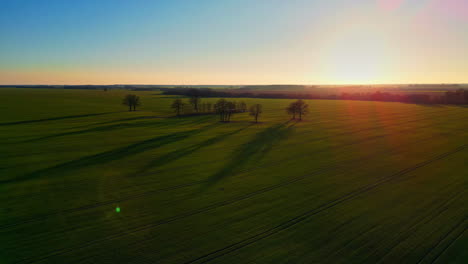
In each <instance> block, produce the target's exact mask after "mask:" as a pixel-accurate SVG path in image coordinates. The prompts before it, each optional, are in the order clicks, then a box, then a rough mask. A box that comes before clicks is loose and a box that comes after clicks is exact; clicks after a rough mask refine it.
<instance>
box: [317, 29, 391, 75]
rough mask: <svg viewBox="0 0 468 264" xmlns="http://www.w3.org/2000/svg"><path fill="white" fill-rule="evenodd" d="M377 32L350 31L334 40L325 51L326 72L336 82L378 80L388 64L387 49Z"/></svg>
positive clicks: (388, 53)
mask: <svg viewBox="0 0 468 264" xmlns="http://www.w3.org/2000/svg"><path fill="white" fill-rule="evenodd" d="M379 36H380V34H378V33H372V32H352V33H351V34H345V35H343V36H340V37H338V39H336V40H334V42H333V43H332V45H330V48H329V51H328V53H327V58H326V62H327V67H326V68H327V75H328V78H329V79H330V80H332V82H334V83H337V84H357V83H361V84H367V83H379V82H382V81H383V79H384V77H385V76H384V74H385V72H386V68H387V66H388V64H389V63H390V56H391V55H390V49H389V47H388V44H387V43H386V42H385V40H384V39H383V38H381V37H379Z"/></svg>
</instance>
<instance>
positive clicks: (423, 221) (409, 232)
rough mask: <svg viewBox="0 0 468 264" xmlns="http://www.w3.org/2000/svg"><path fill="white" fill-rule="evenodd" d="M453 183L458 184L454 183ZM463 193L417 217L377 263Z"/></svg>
mask: <svg viewBox="0 0 468 264" xmlns="http://www.w3.org/2000/svg"><path fill="white" fill-rule="evenodd" d="M455 183H458V182H457V181H455ZM451 184H453V183H451ZM463 193H464V191H460V192H458V193H455V194H453V195H452V196H450V197H449V198H448V199H447V200H445V201H444V202H442V203H441V204H439V205H438V206H437V207H435V208H431V209H429V213H428V214H426V215H424V216H421V217H419V219H418V220H417V221H416V222H414V223H412V224H411V225H410V226H409V227H408V228H407V230H406V231H405V233H404V234H401V235H399V237H398V238H396V239H395V241H394V242H393V243H392V245H391V246H390V247H389V248H386V252H385V253H384V254H383V255H381V256H380V260H379V261H378V262H377V263H382V262H383V261H384V259H385V257H387V256H388V254H390V253H391V252H392V250H393V249H394V248H396V247H397V246H398V245H400V244H401V243H402V242H403V241H406V239H408V238H409V237H411V235H413V233H412V232H413V231H415V230H417V229H418V228H419V227H420V226H421V224H423V225H424V224H427V223H429V222H431V221H432V220H433V219H435V218H436V217H437V216H439V215H441V214H442V213H444V212H445V211H447V210H448V209H449V206H450V205H451V204H453V203H454V202H455V201H456V200H457V199H458V198H459V197H460V196H461V194H463Z"/></svg>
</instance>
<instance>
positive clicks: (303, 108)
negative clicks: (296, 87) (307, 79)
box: [286, 99, 309, 120]
mask: <svg viewBox="0 0 468 264" xmlns="http://www.w3.org/2000/svg"><path fill="white" fill-rule="evenodd" d="M286 112H287V113H288V114H290V115H292V116H293V118H292V119H296V114H297V115H299V120H302V116H303V115H306V114H307V113H309V105H308V104H307V103H306V102H304V101H303V100H302V99H299V100H297V101H295V102H292V103H291V104H290V105H289V106H288V107H287V108H286Z"/></svg>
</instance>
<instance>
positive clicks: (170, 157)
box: [136, 125, 251, 175]
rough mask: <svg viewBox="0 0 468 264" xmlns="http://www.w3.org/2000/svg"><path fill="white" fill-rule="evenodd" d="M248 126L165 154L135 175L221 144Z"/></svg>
mask: <svg viewBox="0 0 468 264" xmlns="http://www.w3.org/2000/svg"><path fill="white" fill-rule="evenodd" d="M249 126H251V125H248V126H246V127H244V128H240V129H237V130H234V131H231V132H229V133H225V134H222V135H219V136H216V137H212V138H209V139H207V140H205V141H203V142H200V143H198V144H194V145H191V146H189V147H185V148H182V149H178V150H174V151H172V152H170V153H167V154H165V155H163V156H161V157H159V158H157V159H155V160H153V161H151V162H150V163H149V164H148V165H146V166H145V167H143V168H142V169H141V170H139V171H138V172H137V173H136V174H137V175H141V174H142V173H145V172H147V171H148V170H150V169H151V168H154V167H158V166H161V165H165V164H168V163H170V162H174V161H176V160H178V159H181V158H183V157H185V156H188V155H190V154H192V153H194V152H195V151H197V150H199V149H201V148H205V147H208V146H211V145H214V144H216V143H218V142H221V141H223V140H224V139H226V138H227V137H229V136H232V135H234V134H237V133H239V132H241V131H242V130H244V129H246V128H248V127H249Z"/></svg>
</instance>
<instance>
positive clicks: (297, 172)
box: [0, 88, 468, 264]
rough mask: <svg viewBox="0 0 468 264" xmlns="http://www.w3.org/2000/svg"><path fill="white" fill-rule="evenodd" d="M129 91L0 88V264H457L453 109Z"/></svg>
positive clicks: (458, 198) (459, 129) (460, 199)
mask: <svg viewBox="0 0 468 264" xmlns="http://www.w3.org/2000/svg"><path fill="white" fill-rule="evenodd" d="M127 93H128V91H123V90H112V91H108V92H104V91H86V90H64V89H8V88H3V89H0V97H1V98H2V103H1V104H0V109H1V113H2V115H1V119H0V141H1V142H0V144H1V152H0V155H1V157H0V175H1V176H0V201H1V206H0V216H1V217H0V244H1V247H0V263H1V264H3V263H8V264H9V263H67V264H70V263H205V262H210V263H467V261H468V250H467V249H468V232H467V228H468V196H467V187H468V162H467V160H468V108H466V107H459V106H436V105H431V106H424V105H415V104H402V103H383V102H364V101H341V100H309V101H307V102H308V103H309V108H310V113H309V114H308V115H307V117H306V118H305V120H304V121H302V122H296V121H290V120H289V117H288V115H287V114H286V112H285V111H284V109H285V108H286V106H287V105H288V104H289V103H290V102H291V100H281V99H242V100H244V101H245V102H246V103H247V104H248V105H250V104H253V103H260V104H262V105H263V109H264V113H263V115H262V116H261V118H260V122H261V123H259V124H255V123H253V122H252V117H250V116H249V115H248V114H247V113H242V114H235V115H234V117H233V118H232V122H231V123H220V122H218V119H217V116H215V115H201V116H186V117H179V118H177V117H173V114H172V112H171V110H170V108H169V105H170V104H171V102H172V100H173V99H174V98H171V97H168V96H163V95H160V94H158V93H157V92H135V93H136V94H138V95H139V96H140V97H141V100H142V103H143V106H142V107H141V108H140V109H138V111H136V112H127V111H126V110H127V107H126V106H124V105H122V104H121V100H122V98H123V96H124V95H125V94H127ZM202 100H204V101H213V102H214V101H215V100H216V99H215V98H212V99H202ZM239 100H240V99H239ZM116 208H120V212H117V210H116Z"/></svg>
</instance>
